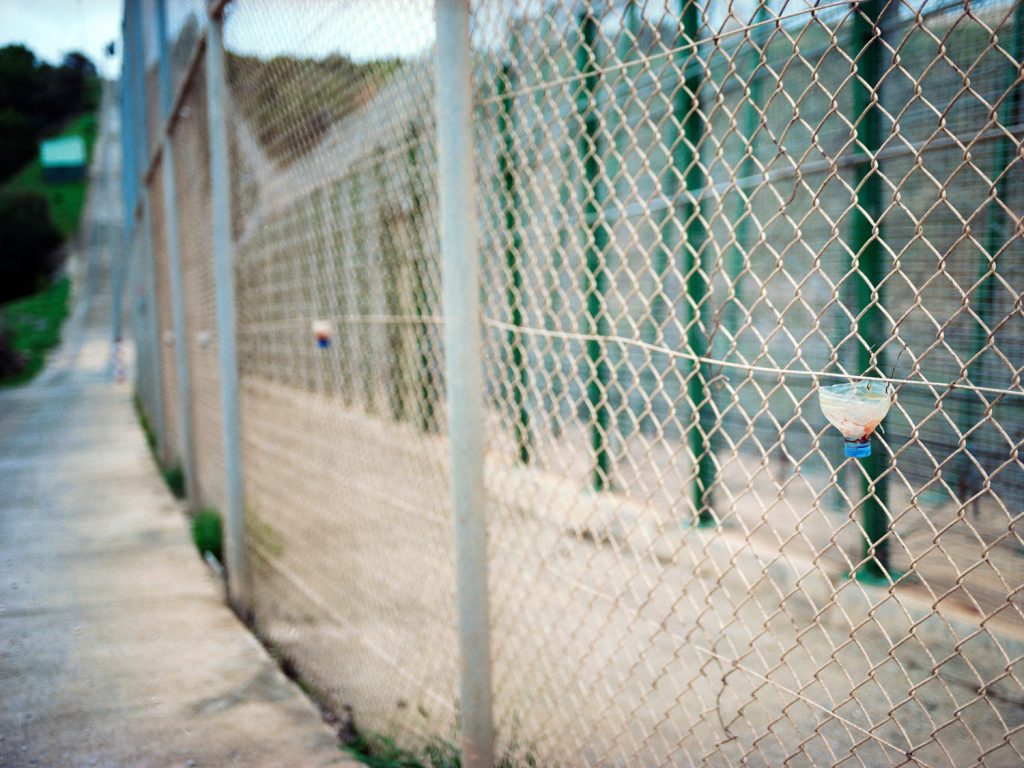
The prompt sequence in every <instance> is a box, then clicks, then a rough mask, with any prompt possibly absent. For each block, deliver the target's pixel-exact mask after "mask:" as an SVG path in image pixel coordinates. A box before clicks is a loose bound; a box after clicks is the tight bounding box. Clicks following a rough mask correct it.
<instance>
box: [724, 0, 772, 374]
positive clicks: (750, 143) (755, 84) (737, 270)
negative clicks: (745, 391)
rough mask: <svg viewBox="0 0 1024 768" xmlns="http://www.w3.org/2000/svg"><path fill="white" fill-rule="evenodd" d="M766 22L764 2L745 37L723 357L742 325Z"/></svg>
mask: <svg viewBox="0 0 1024 768" xmlns="http://www.w3.org/2000/svg"><path fill="white" fill-rule="evenodd" d="M768 18H769V16H768V5H767V3H766V2H765V0H761V1H760V2H758V4H757V11H756V12H755V13H754V19H753V23H754V24H755V25H756V28H755V29H754V31H753V32H751V33H749V36H750V38H749V39H750V51H749V52H748V54H747V58H748V62H747V76H748V80H747V88H746V94H745V96H746V104H745V105H744V116H743V127H742V128H741V129H740V130H741V133H740V137H741V138H742V139H743V141H744V143H745V144H746V148H745V149H744V151H743V161H742V163H741V164H740V173H739V179H738V180H737V183H736V195H737V197H739V201H738V204H737V211H736V229H735V231H734V238H735V240H734V243H733V248H732V253H731V256H732V258H730V260H729V266H728V273H727V275H726V276H727V279H728V281H729V303H728V305H727V307H726V310H725V327H726V329H727V331H728V333H729V339H727V342H726V343H727V349H726V351H725V354H728V351H729V348H735V347H736V345H737V339H736V334H737V333H738V332H739V328H740V326H741V325H742V322H741V315H742V311H741V309H740V307H741V306H742V304H741V302H740V297H741V293H740V285H741V284H742V283H743V277H742V276H743V265H744V263H745V261H746V259H747V257H748V255H749V252H750V242H749V239H750V238H749V230H750V222H751V218H752V217H753V214H754V206H753V202H752V201H751V197H752V195H753V192H754V191H756V189H757V188H756V187H754V190H753V191H751V192H749V193H748V192H746V191H745V190H744V189H743V183H744V182H745V181H746V180H747V179H750V178H753V177H754V174H755V173H756V172H757V164H756V163H755V159H756V158H757V133H758V130H759V128H760V125H761V106H760V105H761V78H762V77H764V74H763V72H762V69H763V68H764V66H765V64H766V59H767V56H766V52H765V49H766V48H767V46H768V34H767V32H768V30H767V25H766V24H765V22H766V21H768ZM741 98H743V97H741ZM737 111H739V110H737Z"/></svg>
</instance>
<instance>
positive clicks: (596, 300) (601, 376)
mask: <svg viewBox="0 0 1024 768" xmlns="http://www.w3.org/2000/svg"><path fill="white" fill-rule="evenodd" d="M578 29H579V32H578V35H579V37H578V45H577V48H576V71H577V72H579V73H580V74H582V75H583V77H582V78H581V79H580V88H579V91H578V94H577V96H576V111H577V113H578V114H579V116H580V118H581V119H582V121H583V134H582V136H581V137H580V139H579V142H578V149H577V151H578V152H579V156H580V160H581V161H582V165H583V177H584V178H583V185H582V189H581V192H582V196H583V222H584V227H585V231H586V235H585V240H584V242H585V251H586V255H587V268H586V275H587V276H586V286H585V293H586V312H587V329H586V333H587V334H588V336H589V337H590V338H588V339H587V342H586V344H587V360H588V363H589V365H588V370H587V404H588V405H589V408H590V413H589V418H590V447H591V451H592V452H593V457H594V458H593V461H594V465H593V485H594V490H595V491H601V490H604V489H605V488H607V487H608V484H609V481H610V480H611V471H612V460H611V453H610V451H609V449H608V443H609V439H610V437H611V435H610V434H609V431H610V429H611V421H612V414H611V407H610V406H609V403H608V379H609V373H608V359H607V355H606V350H605V346H604V343H603V342H602V341H600V338H601V337H605V336H607V335H608V313H607V311H606V309H605V294H606V293H607V290H608V269H607V265H606V264H605V259H606V257H607V250H608V240H609V233H608V227H607V225H606V224H605V223H604V219H603V217H604V200H605V196H606V194H607V185H606V184H605V182H604V180H603V178H602V172H601V164H602V161H603V157H602V155H603V151H604V141H603V140H602V136H601V121H600V117H599V115H598V109H597V102H596V99H597V89H598V87H599V85H600V77H599V75H598V72H597V68H598V64H597V35H598V31H599V26H598V23H597V19H596V18H595V17H594V14H593V12H592V11H591V10H590V9H587V10H585V11H583V12H582V13H580V14H579V16H578Z"/></svg>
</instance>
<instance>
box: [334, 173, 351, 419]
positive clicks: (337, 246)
mask: <svg viewBox="0 0 1024 768" xmlns="http://www.w3.org/2000/svg"><path fill="white" fill-rule="evenodd" d="M344 184H345V181H344V180H342V182H341V183H340V184H338V185H336V186H335V187H333V188H332V189H331V190H330V191H328V193H327V205H328V207H329V210H330V218H331V220H332V221H334V222H335V224H334V226H332V227H331V232H330V243H331V252H330V253H329V254H328V255H327V260H328V262H330V261H333V262H334V263H335V264H336V265H339V266H342V267H343V266H344V265H345V264H347V263H348V260H347V258H346V256H347V251H348V248H347V243H346V237H347V232H346V228H345V227H344V226H341V225H340V223H338V222H339V219H340V216H341V212H342V210H343V208H342V205H343V204H342V201H341V194H342V190H343V189H344ZM345 277H346V276H345V275H344V274H342V279H343V280H344V279H345ZM337 301H338V314H339V315H341V316H342V317H344V316H345V315H347V314H348V313H349V311H350V309H349V294H348V286H345V287H344V288H343V289H342V290H341V291H340V292H339V293H338V295H337ZM340 326H341V327H339V328H336V329H335V333H336V334H337V336H338V358H339V359H340V360H341V365H339V366H338V378H339V380H340V381H339V384H340V388H341V400H342V402H343V403H344V404H345V405H346V406H347V407H351V405H352V395H353V393H352V374H353V370H352V365H353V363H354V362H355V357H354V355H353V354H352V351H353V346H352V337H353V332H352V328H353V326H352V324H351V323H349V322H348V321H345V320H343V321H342V322H341V323H340ZM356 327H357V328H358V326H356Z"/></svg>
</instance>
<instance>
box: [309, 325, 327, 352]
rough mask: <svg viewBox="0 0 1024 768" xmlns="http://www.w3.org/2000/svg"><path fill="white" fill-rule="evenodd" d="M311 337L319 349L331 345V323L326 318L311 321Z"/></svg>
mask: <svg viewBox="0 0 1024 768" xmlns="http://www.w3.org/2000/svg"><path fill="white" fill-rule="evenodd" d="M313 337H314V338H315V339H316V345H317V346H318V347H320V349H327V347H329V346H331V323H330V322H329V321H327V320H315V321H313Z"/></svg>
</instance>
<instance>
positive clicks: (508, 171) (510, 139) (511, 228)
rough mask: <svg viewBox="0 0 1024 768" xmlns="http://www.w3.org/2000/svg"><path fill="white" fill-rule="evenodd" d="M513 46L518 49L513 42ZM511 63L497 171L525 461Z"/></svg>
mask: <svg viewBox="0 0 1024 768" xmlns="http://www.w3.org/2000/svg"><path fill="white" fill-rule="evenodd" d="M512 50H513V51H514V50H515V45H514V43H513V46H512ZM512 77H513V75H512V64H511V63H510V62H506V63H505V64H504V65H503V66H502V68H501V74H500V75H499V76H498V98H499V111H498V125H497V129H498V135H499V136H500V137H501V142H502V146H501V152H500V154H499V155H498V173H499V175H500V176H501V185H502V197H501V199H502V203H503V205H502V208H503V213H504V218H505V221H504V229H505V237H506V238H507V239H506V241H505V269H507V270H508V276H507V281H508V282H507V284H506V287H505V299H506V301H507V303H508V307H509V322H510V323H511V324H512V326H513V327H514V328H515V330H511V329H510V330H509V331H508V333H507V335H506V339H507V343H508V347H509V350H510V357H511V360H510V361H509V362H510V366H509V368H510V370H509V377H508V387H509V390H510V393H511V395H512V397H511V400H512V403H513V409H514V411H515V414H514V419H515V424H514V426H513V432H514V435H515V443H516V458H517V459H518V461H519V462H520V463H522V464H529V463H530V413H529V411H528V410H527V408H526V392H527V388H528V387H529V378H528V374H527V370H526V352H525V350H524V349H523V346H524V345H523V337H522V333H521V331H520V330H519V329H520V328H521V327H522V325H523V297H522V292H523V273H522V269H521V268H520V265H519V256H520V251H521V250H522V237H521V236H520V234H519V221H518V217H519V210H520V205H519V202H520V201H519V192H518V190H517V188H516V187H517V184H516V173H517V167H516V149H515V141H516V140H515V123H514V121H513V117H512V96H511V95H510V93H509V92H510V91H511V90H512Z"/></svg>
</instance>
